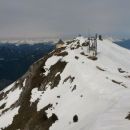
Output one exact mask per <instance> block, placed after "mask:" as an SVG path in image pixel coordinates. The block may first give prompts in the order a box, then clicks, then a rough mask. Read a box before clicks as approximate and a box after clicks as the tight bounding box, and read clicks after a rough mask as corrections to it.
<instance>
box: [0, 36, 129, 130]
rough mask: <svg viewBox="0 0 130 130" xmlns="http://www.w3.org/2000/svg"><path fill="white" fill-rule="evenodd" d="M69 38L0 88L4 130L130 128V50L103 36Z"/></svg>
mask: <svg viewBox="0 0 130 130" xmlns="http://www.w3.org/2000/svg"><path fill="white" fill-rule="evenodd" d="M86 40H87V39H86V38H83V37H78V38H76V39H74V40H72V41H68V42H66V44H65V46H64V47H62V48H59V49H56V50H54V51H53V52H51V53H49V54H48V55H47V56H45V57H44V58H42V59H40V60H39V61H37V62H35V63H34V64H33V65H32V66H31V67H30V69H29V71H28V72H27V73H26V74H25V75H24V76H23V77H22V78H20V79H19V80H18V81H16V82H15V83H13V84H12V85H10V86H8V87H7V88H6V89H4V90H3V91H1V92H0V129H1V130H129V129H130V121H129V119H130V115H129V112H130V103H129V101H130V52H129V51H128V50H126V49H124V48H121V47H119V46H117V45H115V44H114V43H112V42H111V41H109V40H103V41H99V40H98V54H97V58H93V57H91V56H90V54H88V52H87V46H86V44H84V43H85V41H86Z"/></svg>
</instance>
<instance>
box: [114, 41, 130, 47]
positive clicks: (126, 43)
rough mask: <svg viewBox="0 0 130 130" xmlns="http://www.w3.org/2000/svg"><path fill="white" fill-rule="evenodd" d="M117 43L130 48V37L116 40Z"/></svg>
mask: <svg viewBox="0 0 130 130" xmlns="http://www.w3.org/2000/svg"><path fill="white" fill-rule="evenodd" d="M115 43H116V44H118V45H119V46H122V47H124V48H127V49H130V39H127V40H126V39H123V40H120V41H115Z"/></svg>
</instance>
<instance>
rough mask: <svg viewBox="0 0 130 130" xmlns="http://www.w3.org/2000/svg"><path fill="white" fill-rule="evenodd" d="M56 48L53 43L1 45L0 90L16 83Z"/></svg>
mask: <svg viewBox="0 0 130 130" xmlns="http://www.w3.org/2000/svg"><path fill="white" fill-rule="evenodd" d="M54 48H55V46H54V45H53V44H52V42H46V43H45V42H43V43H37V42H36V43H33V44H29V43H23V44H18V43H17V44H16V43H3V44H2V43H0V90H2V89H3V88H5V87H6V86H8V85H9V84H11V83H13V82H14V81H16V80H17V79H18V78H19V77H21V76H22V75H23V74H24V73H25V72H26V71H27V70H28V68H29V66H30V65H31V64H32V63H34V62H35V61H37V60H38V59H40V58H41V57H43V56H44V55H45V54H47V53H49V52H51V51H52V50H53V49H54ZM16 68H17V69H16Z"/></svg>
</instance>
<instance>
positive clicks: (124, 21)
mask: <svg viewBox="0 0 130 130" xmlns="http://www.w3.org/2000/svg"><path fill="white" fill-rule="evenodd" d="M129 6H130V1H129V0H123V1H122V0H1V1H0V37H42V36H43V37H46V36H47V37H49V36H50V37H52V36H61V35H62V36H64V35H74V34H78V33H81V34H86V33H87V31H88V30H90V31H91V32H92V33H96V32H97V33H102V34H109V35H117V36H118V35H127V36H130V31H129V27H130V13H129V12H130V7H129Z"/></svg>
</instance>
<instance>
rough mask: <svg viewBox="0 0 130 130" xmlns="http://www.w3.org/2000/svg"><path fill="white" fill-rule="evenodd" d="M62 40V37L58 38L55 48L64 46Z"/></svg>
mask: <svg viewBox="0 0 130 130" xmlns="http://www.w3.org/2000/svg"><path fill="white" fill-rule="evenodd" d="M64 44H65V43H64V42H63V41H62V39H60V40H59V41H58V42H57V44H56V48H61V47H63V46H64Z"/></svg>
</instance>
